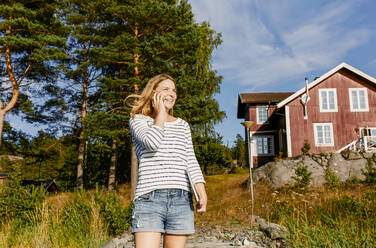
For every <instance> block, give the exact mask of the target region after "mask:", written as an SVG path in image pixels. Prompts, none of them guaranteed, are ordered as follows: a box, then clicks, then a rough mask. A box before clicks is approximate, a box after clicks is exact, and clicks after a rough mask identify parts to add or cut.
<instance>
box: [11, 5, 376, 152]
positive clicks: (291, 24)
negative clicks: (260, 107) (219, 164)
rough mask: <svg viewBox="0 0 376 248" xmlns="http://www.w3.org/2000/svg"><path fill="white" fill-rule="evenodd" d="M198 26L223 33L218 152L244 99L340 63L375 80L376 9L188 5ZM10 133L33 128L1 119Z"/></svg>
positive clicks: (235, 125) (218, 56) (218, 62)
mask: <svg viewBox="0 0 376 248" xmlns="http://www.w3.org/2000/svg"><path fill="white" fill-rule="evenodd" d="M189 2H190V4H191V5H192V10H193V13H194V14H195V20H196V21H197V22H202V21H208V22H209V23H210V24H211V27H212V28H213V29H214V30H216V31H217V32H220V33H222V39H223V43H222V45H221V46H220V47H219V48H218V49H217V50H216V51H215V52H214V56H213V61H212V66H213V69H215V70H217V72H218V74H219V75H222V76H223V81H222V86H221V93H220V94H218V95H217V96H216V99H217V100H218V102H219V104H220V108H221V109H222V110H224V111H226V113H227V118H226V119H225V120H224V121H223V122H222V123H221V124H219V125H217V126H216V130H217V131H218V132H219V133H220V134H221V135H222V136H223V140H224V144H226V145H227V144H228V145H230V146H232V145H233V141H234V139H235V136H236V134H238V133H239V134H241V135H242V136H244V130H243V127H242V126H241V125H240V122H241V121H242V120H239V119H237V118H236V110H237V97H238V94H239V93H245V92H281V91H296V90H298V89H300V88H302V87H304V78H305V77H306V76H308V78H309V80H310V81H312V80H313V79H314V77H316V76H321V75H323V74H324V73H326V72H327V71H329V70H331V69H332V68H333V67H335V66H337V65H338V64H340V63H341V62H346V63H348V64H350V65H352V66H354V67H356V68H358V69H359V70H361V71H363V72H365V73H367V74H368V75H370V76H372V77H376V17H375V13H376V1H374V0H352V1H346V0H341V1H330V0H284V1H280V0H268V1H265V0H189ZM6 118H7V120H9V121H11V122H13V123H15V124H16V128H18V129H22V130H28V133H30V134H32V135H35V134H36V133H37V130H38V129H39V128H38V127H33V126H31V125H30V124H26V123H24V122H22V121H20V120H19V118H16V117H12V116H11V114H9V115H7V117H6Z"/></svg>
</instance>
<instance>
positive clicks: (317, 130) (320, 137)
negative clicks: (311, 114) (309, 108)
mask: <svg viewBox="0 0 376 248" xmlns="http://www.w3.org/2000/svg"><path fill="white" fill-rule="evenodd" d="M313 132H314V135H315V144H316V146H334V140H333V125H332V123H313Z"/></svg>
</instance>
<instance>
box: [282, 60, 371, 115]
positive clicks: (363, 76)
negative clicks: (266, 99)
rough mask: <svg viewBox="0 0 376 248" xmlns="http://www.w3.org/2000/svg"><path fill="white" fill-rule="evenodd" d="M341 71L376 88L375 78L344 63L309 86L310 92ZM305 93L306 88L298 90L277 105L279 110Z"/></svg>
mask: <svg viewBox="0 0 376 248" xmlns="http://www.w3.org/2000/svg"><path fill="white" fill-rule="evenodd" d="M340 70H343V71H346V70H347V71H349V72H350V73H352V74H353V75H354V77H357V78H359V79H362V80H363V81H367V82H368V83H369V84H371V85H373V86H376V79H375V78H373V77H371V76H369V75H367V74H365V73H364V72H362V71H360V70H358V69H356V68H355V67H352V66H351V65H348V64H346V63H344V62H343V63H341V64H339V65H338V66H336V67H335V68H333V69H332V70H330V71H328V72H327V73H325V74H324V75H322V76H321V77H319V78H317V79H315V80H314V81H313V82H311V83H310V84H308V90H310V89H311V88H313V87H315V86H317V85H318V84H320V83H322V82H323V81H324V80H325V79H327V78H329V77H331V76H332V75H333V74H335V73H336V72H338V71H340ZM305 92H306V88H305V87H304V88H301V89H300V90H298V91H297V92H295V93H294V94H292V95H291V96H289V97H287V98H286V99H284V100H283V101H281V102H279V103H278V104H277V108H281V107H283V106H285V105H286V104H287V103H289V102H291V101H292V100H294V99H295V98H297V97H299V96H301V95H303V94H304V93H305Z"/></svg>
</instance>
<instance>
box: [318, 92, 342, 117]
mask: <svg viewBox="0 0 376 248" xmlns="http://www.w3.org/2000/svg"><path fill="white" fill-rule="evenodd" d="M321 92H326V96H327V105H328V109H323V99H322V96H321ZM329 92H334V96H333V97H334V109H330V108H329V107H330V104H329ZM319 103H320V112H338V104H337V89H336V88H325V89H319Z"/></svg>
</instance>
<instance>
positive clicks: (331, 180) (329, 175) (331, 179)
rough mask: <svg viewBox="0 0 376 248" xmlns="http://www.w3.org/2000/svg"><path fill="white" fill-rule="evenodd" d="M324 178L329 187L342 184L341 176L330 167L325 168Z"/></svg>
mask: <svg viewBox="0 0 376 248" xmlns="http://www.w3.org/2000/svg"><path fill="white" fill-rule="evenodd" d="M324 178H325V181H326V186H327V187H328V189H334V188H337V187H338V186H339V184H340V179H339V177H338V176H337V175H336V174H334V172H333V171H332V170H331V169H329V168H326V169H325V175H324Z"/></svg>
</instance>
